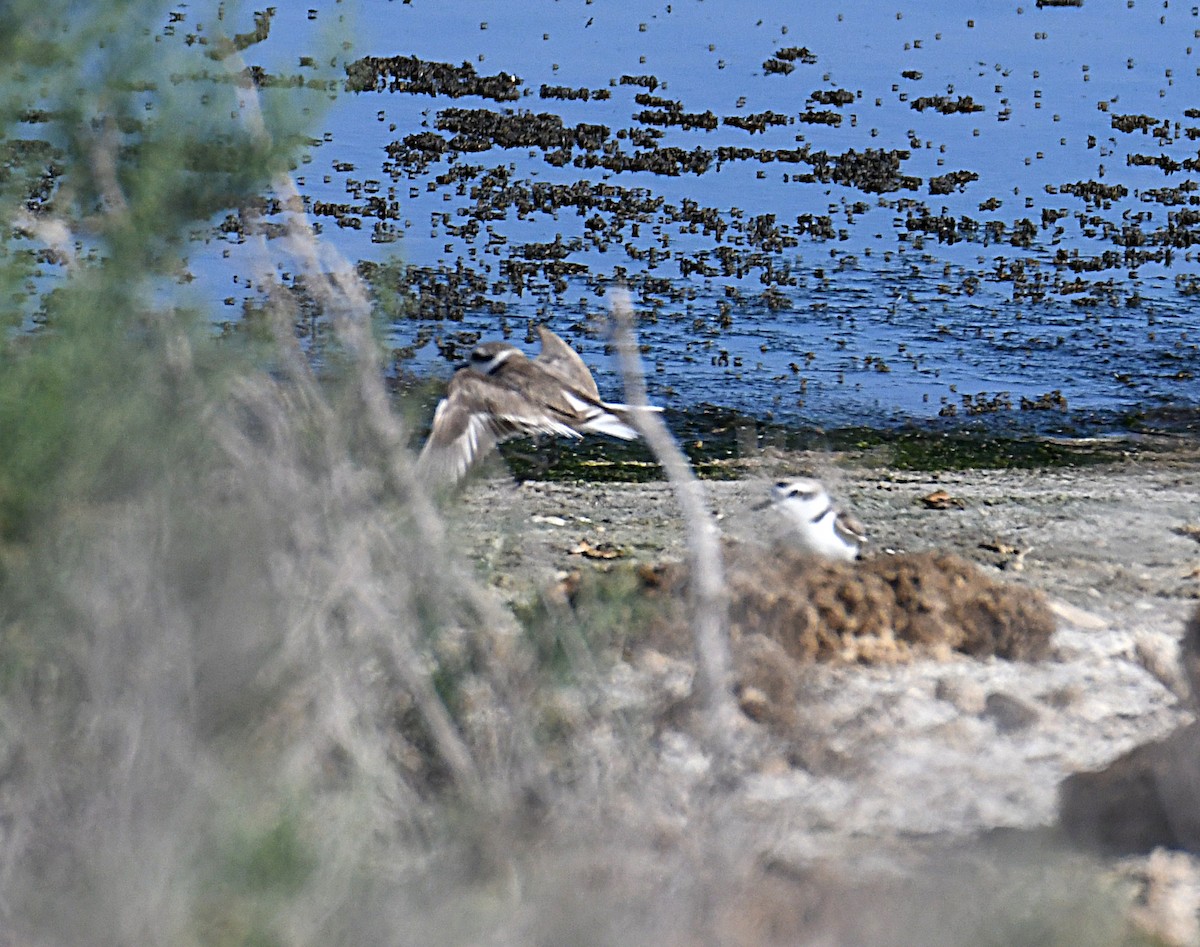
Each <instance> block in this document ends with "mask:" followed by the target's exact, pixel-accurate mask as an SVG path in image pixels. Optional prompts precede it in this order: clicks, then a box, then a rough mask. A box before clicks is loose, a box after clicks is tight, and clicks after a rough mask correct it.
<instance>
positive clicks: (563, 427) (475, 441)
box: [417, 369, 581, 482]
mask: <svg viewBox="0 0 1200 947" xmlns="http://www.w3.org/2000/svg"><path fill="white" fill-rule="evenodd" d="M548 407H549V406H547V407H545V408H544V407H542V406H541V405H538V404H536V403H534V402H532V401H530V400H529V399H528V398H526V397H525V396H523V395H522V394H520V392H518V391H516V390H515V389H513V388H512V387H511V386H509V385H505V384H503V383H502V380H501V379H500V378H498V377H495V376H488V375H481V374H480V373H479V372H476V371H474V370H472V369H464V370H462V371H459V372H458V373H456V374H455V376H454V377H453V378H451V379H450V386H449V388H448V389H447V391H446V397H445V398H443V399H442V400H441V401H440V402H438V406H437V410H436V411H435V412H434V415H433V426H432V428H431V430H430V432H429V438H428V439H427V440H426V441H425V446H424V447H423V448H422V449H421V455H420V457H418V458H417V466H418V470H419V471H420V472H421V474H422V475H423V476H426V477H430V478H433V479H435V480H439V481H449V482H454V481H457V480H460V479H461V478H462V477H463V476H465V475H466V473H467V471H468V470H469V469H470V468H471V467H472V465H474V464H475V462H476V461H477V460H479V459H481V458H482V457H483V456H484V455H485V454H487V453H488V451H490V450H491V449H492V448H493V447H495V446H496V444H498V443H500V442H501V441H506V440H508V439H509V438H510V437H515V436H517V435H520V434H558V435H560V436H565V437H580V436H581V435H580V434H579V432H577V431H575V430H574V429H573V428H572V427H571V426H570V424H569V423H568V420H567V419H568V418H569V417H570V416H571V415H570V414H569V413H568V412H569V405H565V403H564V408H566V409H567V410H566V411H563V412H556V411H551V410H547V408H548ZM560 413H561V414H563V415H564V417H563V418H562V419H560V418H559V417H556V416H555V415H556V414H560Z"/></svg>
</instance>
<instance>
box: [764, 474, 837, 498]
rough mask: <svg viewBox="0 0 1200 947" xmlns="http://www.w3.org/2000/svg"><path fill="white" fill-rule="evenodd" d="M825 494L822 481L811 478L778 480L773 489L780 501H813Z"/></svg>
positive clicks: (772, 491)
mask: <svg viewBox="0 0 1200 947" xmlns="http://www.w3.org/2000/svg"><path fill="white" fill-rule="evenodd" d="M824 492H825V488H824V487H823V486H822V485H821V481H819V480H813V479H811V478H809V477H795V478H793V479H791V480H778V481H776V483H775V485H774V486H773V487H771V493H772V494H773V495H774V496H775V497H776V498H778V499H781V500H782V499H786V498H788V497H798V498H802V499H813V498H815V497H818V496H821V495H822V494H823V493H824Z"/></svg>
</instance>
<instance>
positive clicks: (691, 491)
mask: <svg viewBox="0 0 1200 947" xmlns="http://www.w3.org/2000/svg"><path fill="white" fill-rule="evenodd" d="M609 301H610V305H611V308H612V314H613V323H614V333H615V337H616V343H617V354H618V358H619V360H620V365H621V376H622V379H623V381H624V385H625V400H626V402H627V403H628V404H630V405H633V406H634V407H635V408H642V409H645V408H646V407H647V400H646V381H645V375H644V373H643V371H642V360H641V356H640V355H639V354H638V350H637V340H636V338H635V336H634V329H633V308H632V306H631V305H630V301H629V293H628V292H627V291H626V290H624V289H619V290H614V291H613V292H612V293H611V294H610V296H609ZM632 419H633V422H634V424H635V425H636V427H637V429H638V433H640V434H641V435H642V437H643V438H645V440H646V444H647V445H648V446H649V448H650V450H651V452H652V453H653V454H654V456H655V457H656V458H657V459H658V462H659V464H661V465H662V469H663V472H664V473H665V474H666V475H667V479H668V480H669V481H670V483H671V487H672V489H673V490H674V492H675V498H676V500H677V501H678V503H679V507H680V510H681V511H682V513H683V519H684V522H685V524H686V529H687V548H688V561H689V563H690V566H691V574H692V576H693V580H692V582H691V584H690V585H689V589H690V594H691V602H690V605H691V613H692V618H691V625H692V633H693V636H694V638H695V647H696V687H697V696H698V697H699V699H700V703H701V706H702V707H703V708H704V713H705V716H706V717H707V721H706V729H707V730H708V738H709V740H710V741H711V744H712V747H713V749H714V750H717V751H718V758H720V759H723V760H724V759H728V758H729V754H728V749H729V734H730V730H731V727H732V725H733V722H734V721H735V719H736V717H737V713H738V711H737V707H736V705H735V704H734V700H733V693H732V684H733V673H732V670H731V667H732V660H731V658H730V649H729V605H728V599H727V595H726V589H725V577H724V571H723V567H722V564H721V545H720V542H719V540H718V537H719V533H718V530H717V526H716V523H715V522H713V518H712V515H711V514H710V513H709V508H708V503H707V498H706V497H705V493H704V487H703V485H702V484H701V483H700V481H699V480H697V479H696V475H695V474H694V473H693V472H692V468H691V466H690V465H689V464H688V461H687V458H686V457H685V456H684V455H683V452H682V451H681V450H680V449H679V446H678V445H677V444H676V443H675V438H674V437H672V436H671V432H670V431H669V430H667V426H666V424H665V423H664V422H663V420H662V418H661V416H660V415H659V413H658V412H656V411H649V410H635V411H634V412H633V413H632Z"/></svg>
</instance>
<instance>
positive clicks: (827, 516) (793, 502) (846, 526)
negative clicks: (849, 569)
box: [755, 477, 867, 561]
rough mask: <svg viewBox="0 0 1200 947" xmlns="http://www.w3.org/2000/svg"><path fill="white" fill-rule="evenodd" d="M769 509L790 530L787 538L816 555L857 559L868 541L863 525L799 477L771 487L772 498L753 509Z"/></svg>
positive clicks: (815, 485) (813, 483) (814, 483)
mask: <svg viewBox="0 0 1200 947" xmlns="http://www.w3.org/2000/svg"><path fill="white" fill-rule="evenodd" d="M768 506H774V507H775V509H777V510H778V511H779V512H780V514H782V515H783V516H784V518H785V519H786V520H787V522H788V523H789V524H790V525H791V526H792V527H793V532H792V533H790V534H789V535H790V538H791V539H792V540H793V541H794V542H796V543H797V544H798V545H799V546H800V547H801V548H803V549H805V550H806V551H808V552H811V553H815V554H816V555H819V556H825V557H826V558H828V559H842V560H847V561H849V560H851V559H857V558H858V556H859V553H860V551H861V549H862V547H863V545H864V544H865V543H866V541H867V531H866V529H865V528H864V527H863V525H862V523H860V522H859V521H858V520H857V519H855V517H853V516H851V515H850V514H849V513H844V512H842V511H841V510H839V509H838V508H837V507H835V506H834V505H833V501H832V500H831V499H830V498H829V494H828V493H827V492H826V490H825V487H824V486H822V485H821V482H820V481H819V480H811V479H809V478H807V477H801V478H798V479H795V480H780V481H778V482H776V483H775V485H774V486H772V487H771V498H770V499H769V500H764V501H763V502H762V503H760V504H758V506H756V507H755V509H756V510H761V509H765V508H766V507H768Z"/></svg>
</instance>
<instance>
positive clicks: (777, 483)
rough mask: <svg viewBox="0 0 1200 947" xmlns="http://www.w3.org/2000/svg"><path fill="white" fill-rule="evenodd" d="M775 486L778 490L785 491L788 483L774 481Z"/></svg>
mask: <svg viewBox="0 0 1200 947" xmlns="http://www.w3.org/2000/svg"><path fill="white" fill-rule="evenodd" d="M775 486H776V487H778V488H779V489H780V490H786V489H787V487H788V482H787V481H786V480H776V481H775Z"/></svg>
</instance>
